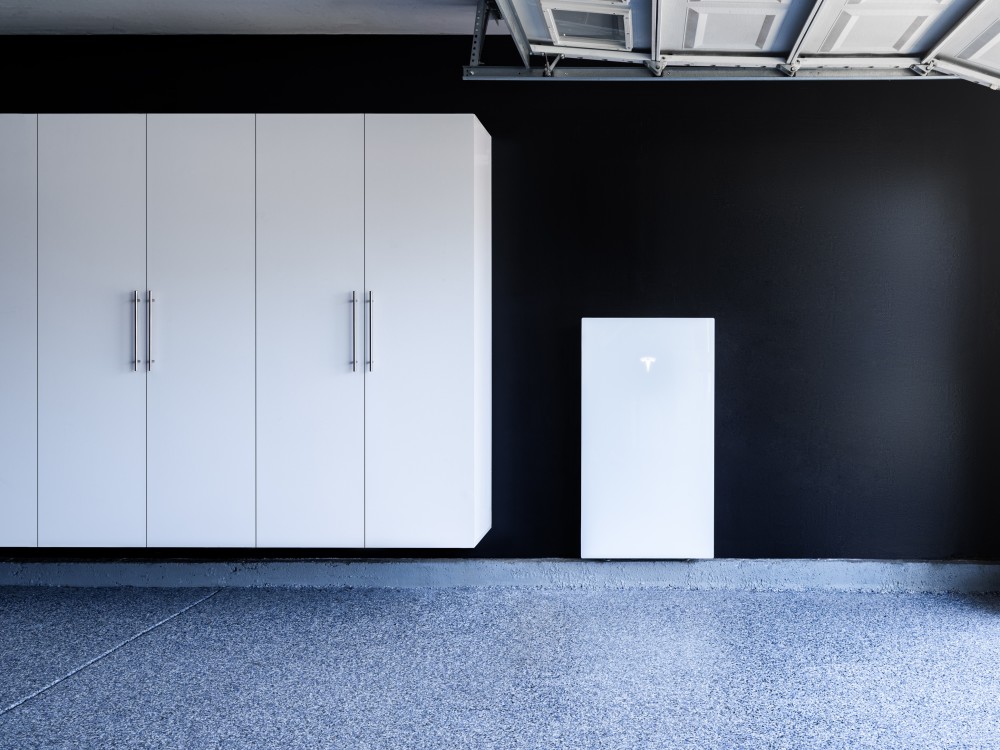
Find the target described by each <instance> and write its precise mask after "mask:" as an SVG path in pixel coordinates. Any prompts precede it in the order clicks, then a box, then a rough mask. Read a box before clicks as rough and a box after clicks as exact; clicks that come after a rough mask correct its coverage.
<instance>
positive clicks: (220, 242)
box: [147, 115, 256, 547]
mask: <svg viewBox="0 0 1000 750" xmlns="http://www.w3.org/2000/svg"><path fill="white" fill-rule="evenodd" d="M147 136H148V148H149V166H148V190H149V216H148V243H149V251H148V252H149V289H150V290H151V291H152V294H153V298H154V300H155V301H154V302H153V319H152V360H153V364H152V369H151V371H150V372H149V374H148V376H147V382H148V388H149V412H148V413H149V416H148V428H149V545H150V546H161V547H162V546H170V547H173V546H176V547H182V546H206V547H207V546H216V547H224V546H240V547H252V546H253V545H254V536H255V531H256V529H255V512H254V501H255V498H254V117H253V115H149V118H148V133H147Z"/></svg>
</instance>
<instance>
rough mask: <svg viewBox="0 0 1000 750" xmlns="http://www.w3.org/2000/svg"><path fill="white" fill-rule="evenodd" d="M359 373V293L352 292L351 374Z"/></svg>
mask: <svg viewBox="0 0 1000 750" xmlns="http://www.w3.org/2000/svg"><path fill="white" fill-rule="evenodd" d="M357 371H358V293H357V292H351V372H357Z"/></svg>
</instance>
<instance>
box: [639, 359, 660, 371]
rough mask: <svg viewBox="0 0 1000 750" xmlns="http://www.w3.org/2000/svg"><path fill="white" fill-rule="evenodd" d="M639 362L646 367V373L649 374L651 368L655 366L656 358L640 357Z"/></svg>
mask: <svg viewBox="0 0 1000 750" xmlns="http://www.w3.org/2000/svg"><path fill="white" fill-rule="evenodd" d="M639 361H640V362H642V363H643V364H644V365H646V372H649V368H650V367H652V366H653V363H654V362H655V361H656V357H639Z"/></svg>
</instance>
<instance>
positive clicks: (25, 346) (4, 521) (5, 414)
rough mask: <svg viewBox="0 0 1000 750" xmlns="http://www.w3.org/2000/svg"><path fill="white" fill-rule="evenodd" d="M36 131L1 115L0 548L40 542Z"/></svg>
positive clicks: (30, 123) (33, 123) (31, 122)
mask: <svg viewBox="0 0 1000 750" xmlns="http://www.w3.org/2000/svg"><path fill="white" fill-rule="evenodd" d="M37 127H38V118H37V117H36V116H35V115H0V228H2V229H0V373H2V376H0V377H2V379H3V387H2V388H0V547H23V546H29V547H34V546H35V545H36V544H37V543H38V537H37V534H36V531H37V522H38V519H37V508H38V488H37V486H36V483H35V479H36V476H37V474H36V472H37V469H38V467H37V455H36V447H37V444H36V431H35V430H36V426H37V425H36V421H35V420H36V417H37V414H36V407H37V400H36V396H37V390H36V388H37V371H36V364H37V359H36V356H37V351H36V342H37V332H38V329H37V321H36V317H35V313H36V308H35V304H36V300H37V297H36V283H37V257H38V256H37V249H38V247H37V236H36V233H35V230H36V226H37V224H36V221H37V218H36V213H35V212H36V209H37V203H36V198H37V192H36V190H37V180H36V178H37V172H36V167H37V161H36V159H37V153H38V152H37V148H36V147H37Z"/></svg>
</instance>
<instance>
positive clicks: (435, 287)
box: [365, 115, 476, 547]
mask: <svg viewBox="0 0 1000 750" xmlns="http://www.w3.org/2000/svg"><path fill="white" fill-rule="evenodd" d="M365 119H366V125H365V275H366V287H367V289H368V290H369V295H374V298H373V300H372V299H371V298H370V297H369V299H370V301H369V303H368V304H367V305H366V321H367V324H368V330H367V337H366V339H367V340H366V344H367V343H369V341H370V347H366V359H371V361H372V366H371V368H372V371H371V372H367V371H366V373H365V378H366V383H365V519H366V520H365V524H366V526H365V546H367V547H469V546H472V545H474V544H475V542H476V540H475V539H474V538H473V537H474V524H475V519H474V492H475V481H474V479H475V478H474V463H475V445H474V440H473V422H474V398H475V393H474V367H473V358H474V351H473V346H474V332H473V328H474V309H473V288H474V286H473V285H474V278H473V275H474V270H473V243H474V230H473V217H474V212H473V183H474V178H473V168H474V160H473V154H474V151H473V118H472V116H471V115H367V116H366V118H365Z"/></svg>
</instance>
